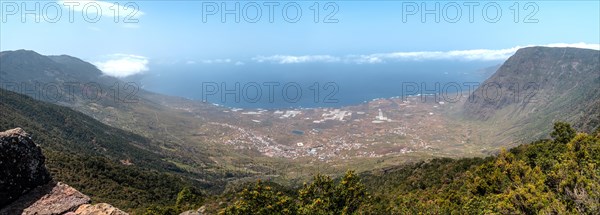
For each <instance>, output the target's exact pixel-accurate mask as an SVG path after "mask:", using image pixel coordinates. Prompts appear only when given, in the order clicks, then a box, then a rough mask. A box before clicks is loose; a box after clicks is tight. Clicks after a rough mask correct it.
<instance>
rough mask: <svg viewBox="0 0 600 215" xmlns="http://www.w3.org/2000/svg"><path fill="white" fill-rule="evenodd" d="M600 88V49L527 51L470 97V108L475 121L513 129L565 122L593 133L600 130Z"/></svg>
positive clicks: (468, 107) (539, 48)
mask: <svg viewBox="0 0 600 215" xmlns="http://www.w3.org/2000/svg"><path fill="white" fill-rule="evenodd" d="M599 86H600V52H599V51H597V50H590V49H578V48H549V47H529V48H523V49H520V50H518V51H517V52H516V53H515V54H514V55H513V56H511V57H510V58H509V59H508V60H506V62H504V64H502V66H500V68H499V69H498V70H497V71H496V73H495V74H493V75H492V76H491V77H490V78H489V79H487V80H486V81H485V82H484V83H482V84H481V85H480V86H479V88H477V90H475V91H474V92H473V93H472V94H471V95H470V97H469V100H467V101H466V102H465V104H464V110H465V114H466V115H468V116H470V117H472V118H477V119H482V120H488V119H492V121H497V122H510V123H508V124H510V125H511V126H514V125H516V124H517V123H515V121H517V122H521V123H522V124H527V123H531V122H535V124H536V125H535V126H537V125H542V126H545V125H550V124H552V122H553V121H556V120H562V121H568V122H570V123H572V124H573V125H575V127H576V128H578V129H580V130H582V131H587V132H591V131H593V130H595V128H597V127H598V126H600V121H598V119H599V115H598V114H599V113H600V112H599V111H598V110H600V87H599ZM535 126H532V128H535ZM546 127H547V126H546ZM543 133H547V132H543Z"/></svg>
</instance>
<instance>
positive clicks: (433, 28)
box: [0, 0, 600, 76]
mask: <svg viewBox="0 0 600 215" xmlns="http://www.w3.org/2000/svg"><path fill="white" fill-rule="evenodd" d="M0 2H1V4H0V5H1V6H2V7H1V8H0V9H1V10H0V13H1V14H0V19H1V20H0V25H1V26H0V49H1V50H3V51H4V50H15V49H29V50H34V51H37V52H39V53H42V54H52V55H54V54H68V55H73V56H76V57H80V58H82V59H84V60H88V61H91V62H94V63H95V64H96V65H98V66H99V67H101V68H105V69H106V70H111V69H112V70H115V71H114V72H115V75H116V76H119V74H121V76H123V74H130V73H127V71H132V72H133V73H135V72H139V71H144V70H148V66H149V65H151V64H165V63H190V64H191V63H231V64H237V65H243V64H246V63H249V62H255V63H265V62H267V63H268V62H271V63H302V62H312V61H321V62H357V63H377V62H383V61H386V60H391V59H396V60H397V59H407V58H443V57H448V56H450V57H455V58H460V59H466V60H486V58H489V57H490V56H491V58H494V56H495V58H502V57H506V55H510V53H512V52H514V50H515V48H518V47H523V46H528V45H547V44H554V45H555V46H567V44H576V43H577V44H578V45H576V46H582V47H592V48H594V47H597V45H595V44H599V43H600V3H599V1H541V2H533V3H530V4H527V1H495V2H493V1H487V2H479V3H477V2H456V3H450V2H449V1H331V3H330V4H327V3H328V1H287V2H278V3H277V2H256V4H253V3H250V2H249V1H138V2H135V4H133V5H131V6H134V7H136V9H133V7H129V8H125V7H123V5H125V3H127V2H119V3H120V6H116V5H114V4H113V2H112V1H111V2H110V3H109V2H102V1H98V2H95V3H94V4H93V5H91V6H89V7H87V13H85V14H86V15H87V18H89V19H91V20H92V21H96V23H91V22H88V21H86V20H84V17H83V15H84V13H83V12H82V10H83V5H87V4H89V2H84V1H69V0H61V1H37V3H39V5H40V6H39V10H38V11H37V12H36V11H34V12H33V14H23V13H22V12H23V11H24V9H25V8H23V6H25V7H27V8H28V9H34V8H35V3H36V1H28V2H26V3H25V4H23V3H22V2H19V1H7V0H1V1H0ZM290 2H293V3H290ZM490 2H491V3H490ZM75 3H79V6H75V7H74V9H73V10H72V11H73V12H74V13H73V22H70V20H69V17H68V15H69V12H70V11H71V10H69V9H68V8H67V7H66V6H65V4H67V5H74V4H75ZM236 3H238V4H239V5H240V11H239V12H238V15H239V16H240V22H235V20H234V15H231V14H229V15H226V18H227V20H226V21H225V22H222V21H221V12H222V11H223V9H224V8H223V6H225V7H228V8H229V9H233V8H234V7H235V4H236ZM265 3H266V4H268V5H274V4H279V5H278V6H274V7H273V8H274V9H273V11H274V16H273V22H270V20H269V12H268V11H269V7H268V6H266V5H265ZM295 3H297V4H295ZM316 3H318V5H319V7H318V8H319V15H318V20H319V22H314V18H315V10H314V8H315V7H313V6H314V5H315V4H316ZM286 4H288V7H287V8H288V10H284V9H283V8H284V6H285V5H286ZM476 4H478V5H476ZM55 5H58V6H60V10H61V15H62V16H60V17H58V18H56V19H54V17H57V16H56V12H54V11H57V10H56V9H57V8H55V7H54V6H55ZM203 5H204V8H203ZM436 5H439V6H438V10H437V11H436V10H434V9H435V8H436ZM468 5H474V6H472V9H473V10H472V11H473V14H472V15H470V13H469V9H471V8H470V7H469V6H468ZM96 6H99V8H100V10H101V11H102V15H101V16H99V17H98V19H97V20H93V18H94V17H95V16H96V15H98V14H97V13H95V12H94V11H95V8H96ZM214 6H216V9H217V10H218V11H214V10H213V11H211V9H215V7H214ZM256 6H258V7H259V8H260V10H261V12H262V16H261V17H260V18H258V19H257V21H256V22H255V23H251V22H252V21H255V20H256V19H255V20H253V18H254V17H256V16H255V15H256V12H255V11H257V9H256V8H257V7H256ZM297 6H299V8H301V10H302V15H301V16H299V17H298V19H297V22H295V23H292V22H291V21H296V20H294V19H293V18H294V17H295V16H296V7H297ZM423 7H425V8H427V9H429V10H434V12H433V13H434V14H425V18H426V20H424V21H423V20H422V15H423V14H422V13H423V11H425V8H423ZM457 8H458V9H460V16H456V15H457V14H458V13H457V12H458V10H457ZM483 8H487V10H484V9H483ZM497 8H499V9H500V10H501V16H497V13H496V12H495V11H498V10H497ZM516 8H518V11H519V13H518V15H515V11H516ZM244 9H246V10H244ZM334 10H337V12H336V13H335V15H333V16H331V17H330V18H331V19H329V20H337V22H334V23H323V20H324V19H325V18H326V16H327V15H328V14H330V13H332V11H334ZM115 11H119V15H118V16H116V17H115V14H114V12H115ZM245 11H247V12H248V13H245ZM132 12H135V13H134V14H132ZM211 12H213V13H215V14H214V15H212V13H211ZM283 14H287V18H288V19H290V20H288V21H286V20H285V19H284V18H285V17H284V16H283ZM128 15H133V16H129V17H128ZM528 15H531V16H528ZM36 16H37V17H36ZM203 16H206V22H203ZM435 16H438V17H439V22H436V20H435ZM469 17H471V18H472V20H470V19H469ZM22 18H25V19H26V20H24V21H25V22H23V20H22ZM36 18H39V19H40V22H39V23H37V22H36V20H35V19H36ZM115 18H116V19H117V20H119V22H115ZM128 18H129V19H128ZM244 18H246V19H244ZM515 18H517V20H518V22H515ZM53 19H54V20H55V21H56V23H49V22H48V20H50V21H53ZM125 19H128V20H129V21H133V20H137V23H124V22H123V20H125ZM403 19H404V20H403ZM527 22H530V23H527ZM482 49H483V51H482ZM474 56H475V57H474ZM477 56H479V57H477ZM119 66H121V67H123V68H122V71H121V70H120V69H119V68H114V67H119ZM133 73H131V74H133Z"/></svg>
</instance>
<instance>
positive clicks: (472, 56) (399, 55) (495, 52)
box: [252, 43, 600, 64]
mask: <svg viewBox="0 0 600 215" xmlns="http://www.w3.org/2000/svg"><path fill="white" fill-rule="evenodd" d="M531 46H536V45H527V46H516V47H512V48H507V49H471V50H453V51H421V52H391V53H375V54H366V55H365V54H364V55H346V56H344V57H335V56H331V55H302V56H292V55H273V56H258V57H254V58H252V60H254V61H256V62H259V63H264V62H271V63H279V64H288V63H308V62H328V63H330V62H340V61H343V62H346V63H357V64H374V63H384V62H387V61H421V60H465V61H501V60H506V59H508V58H509V57H510V56H512V55H513V54H514V53H515V52H516V51H517V50H519V49H521V48H525V47H531ZM541 46H547V47H574V48H587V49H596V50H600V44H586V43H571V44H568V43H555V44H547V45H541Z"/></svg>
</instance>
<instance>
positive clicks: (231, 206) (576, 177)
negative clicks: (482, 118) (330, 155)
mask: <svg viewBox="0 0 600 215" xmlns="http://www.w3.org/2000/svg"><path fill="white" fill-rule="evenodd" d="M598 132H599V131H595V133H594V134H586V133H576V131H575V130H574V129H572V128H571V127H570V125H568V124H566V123H562V122H560V123H556V124H555V125H554V132H552V133H551V134H550V135H551V136H552V137H553V138H554V139H553V140H548V139H544V140H539V141H536V142H533V143H530V144H523V145H521V146H519V147H517V148H513V149H511V150H510V151H506V150H504V151H502V152H501V153H500V154H498V155H496V156H491V157H487V158H484V159H482V158H464V159H458V160H455V159H433V160H431V161H426V162H418V163H414V164H406V165H402V166H398V167H396V168H393V169H385V170H374V171H370V172H366V173H363V174H360V175H356V174H354V173H353V172H351V171H350V172H348V173H347V174H346V175H345V176H343V177H341V178H337V179H332V178H331V177H329V176H326V175H316V176H315V177H314V178H313V180H312V181H309V182H307V183H305V184H304V185H303V186H302V187H300V188H296V189H294V188H291V189H292V191H289V190H290V188H281V187H279V186H277V185H273V184H271V183H265V182H260V181H259V182H257V183H255V184H250V185H247V186H246V188H245V189H242V190H241V191H239V192H238V193H237V194H235V195H229V196H223V197H222V198H220V199H218V201H227V202H228V204H227V205H226V206H222V205H220V207H216V206H215V207H213V208H211V210H213V211H220V214H248V213H251V214H342V213H346V214H598V213H600V166H599V165H598V164H600V133H598ZM209 205H210V202H209ZM212 205H216V204H212ZM257 209H260V210H257ZM332 212H333V213H332Z"/></svg>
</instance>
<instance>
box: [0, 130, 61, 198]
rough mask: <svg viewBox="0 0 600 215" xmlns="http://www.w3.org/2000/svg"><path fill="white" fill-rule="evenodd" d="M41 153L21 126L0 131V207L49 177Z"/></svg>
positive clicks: (43, 182) (41, 183)
mask: <svg viewBox="0 0 600 215" xmlns="http://www.w3.org/2000/svg"><path fill="white" fill-rule="evenodd" d="M44 161H45V158H44V155H43V154H42V150H41V149H40V147H39V146H37V145H36V144H35V143H34V142H33V141H32V140H31V136H30V135H29V134H27V133H26V132H25V131H23V129H21V128H15V129H11V130H8V131H4V132H0V208H2V207H4V206H6V205H7V204H9V203H10V202H12V201H14V200H16V199H17V198H19V197H20V196H21V195H23V194H24V193H26V192H28V191H29V190H31V189H33V188H35V187H38V186H41V185H44V184H47V183H48V182H49V181H50V180H51V178H50V174H48V171H47V170H46V167H45V166H44Z"/></svg>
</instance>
